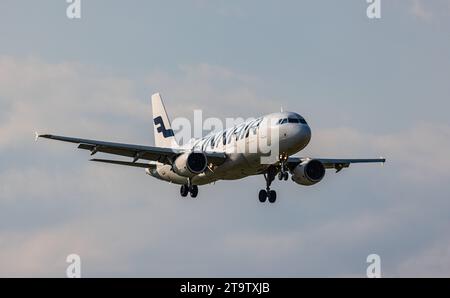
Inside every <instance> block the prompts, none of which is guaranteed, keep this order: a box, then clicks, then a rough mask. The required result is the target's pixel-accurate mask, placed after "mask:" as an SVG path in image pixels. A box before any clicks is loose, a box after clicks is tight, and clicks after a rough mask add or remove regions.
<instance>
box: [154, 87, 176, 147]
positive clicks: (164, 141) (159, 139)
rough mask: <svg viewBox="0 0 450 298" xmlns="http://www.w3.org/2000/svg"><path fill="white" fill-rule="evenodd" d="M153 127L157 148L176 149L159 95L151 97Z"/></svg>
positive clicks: (173, 136)
mask: <svg viewBox="0 0 450 298" xmlns="http://www.w3.org/2000/svg"><path fill="white" fill-rule="evenodd" d="M152 110H153V127H154V134H155V145H156V146H157V147H168V148H176V147H178V143H177V140H176V139H175V135H174V133H173V130H172V126H171V125H170V120H169V117H168V116H167V112H166V108H165V107H164V103H163V101H162V99H161V95H160V94H159V93H156V94H153V95H152Z"/></svg>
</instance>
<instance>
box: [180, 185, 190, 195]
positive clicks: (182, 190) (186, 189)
mask: <svg viewBox="0 0 450 298" xmlns="http://www.w3.org/2000/svg"><path fill="white" fill-rule="evenodd" d="M188 193H189V187H188V186H187V185H186V184H183V185H181V188H180V195H181V196H182V197H186V196H187V195H188Z"/></svg>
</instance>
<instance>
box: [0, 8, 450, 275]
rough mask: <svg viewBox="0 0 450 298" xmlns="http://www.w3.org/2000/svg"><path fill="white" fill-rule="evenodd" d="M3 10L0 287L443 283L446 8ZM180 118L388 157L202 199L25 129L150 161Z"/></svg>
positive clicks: (449, 195) (449, 48)
mask: <svg viewBox="0 0 450 298" xmlns="http://www.w3.org/2000/svg"><path fill="white" fill-rule="evenodd" d="M66 7H67V4H66V2H65V1H63V0H47V1H31V0H30V1H23V0H2V1H1V2H0V36H1V41H0V276H3V277H6V276H19V277H24V276H27V277H28V276H37V277H46V276H52V277H53V276H55V277H64V276H65V269H66V267H67V264H66V263H65V258H66V256H67V255H68V254H71V253H77V254H79V255H80V256H81V258H82V275H83V276H85V277H94V276H117V277H119V276H129V277H132V276H142V277H174V276H185V277H199V276H210V277H224V276H225V277H226V276H236V277H250V276H258V277H266V276H279V277H299V276H300V277H301V276H324V277H331V276H357V277H364V276H365V273H366V267H367V264H366V257H367V256H368V255H369V254H372V253H377V254H379V255H380V257H381V262H382V274H383V276H393V277H398V276H447V277H448V276H449V275H450V235H449V230H450V185H449V183H448V181H449V180H450V158H449V155H448V154H449V152H450V121H449V116H448V111H449V109H450V101H449V98H450V84H449V77H450V59H449V58H450V57H449V56H450V54H449V53H450V1H448V0H430V1H428V0H427V1H424V0H422V1H420V0H416V1H414V0H395V1H393V0H389V1H386V0H384V1H382V19H381V20H376V21H374V20H369V19H368V18H367V17H366V8H367V4H366V1H363V0H348V1H333V0H330V1H317V0H314V1H313V0H310V1H281V2H279V1H201V0H198V1H111V0H109V1H106V0H95V1H93V0H89V1H86V0H83V1H82V19H81V20H69V19H67V17H66ZM154 92H161V93H162V94H163V98H164V99H165V103H166V107H167V108H168V111H169V114H170V116H171V117H172V118H174V117H178V116H185V117H189V118H192V110H193V109H202V110H203V114H204V116H205V117H212V116H219V117H221V118H225V117H237V116H241V117H244V118H248V117H251V116H259V115H263V114H267V113H270V112H273V111H277V110H278V109H279V107H280V106H283V107H284V109H285V110H292V111H296V112H298V113H300V114H302V115H303V116H304V117H305V118H306V119H307V121H308V122H309V124H310V126H311V127H312V131H313V139H312V142H311V144H310V146H309V147H308V148H307V150H306V151H305V152H302V153H300V155H310V156H316V157H336V158H338V157H351V158H360V157H378V156H385V157H386V158H387V159H388V163H386V165H385V166H384V167H381V166H378V165H357V166H353V167H351V168H350V169H348V170H344V171H342V172H341V173H339V174H338V175H336V174H334V172H332V171H330V172H328V173H327V176H326V177H325V179H324V181H323V182H322V183H320V184H318V185H316V186H314V187H301V186H299V185H296V184H295V183H292V182H290V183H281V182H278V181H277V182H275V183H274V185H273V188H274V189H276V190H277V192H278V197H279V199H278V202H277V204H274V205H271V204H260V203H259V202H258V199H257V193H258V191H259V189H260V188H262V187H263V186H264V179H263V177H251V178H248V179H244V180H240V181H234V182H219V183H216V184H215V185H214V186H212V185H211V186H205V187H201V188H200V195H199V198H198V199H196V200H190V199H181V198H180V197H179V189H178V187H177V186H174V185H170V184H167V183H163V182H160V181H157V180H155V179H153V178H151V177H148V176H146V175H145V174H144V172H143V171H142V170H139V169H134V168H125V167H123V168H122V167H117V166H112V165H110V166H108V165H99V164H92V163H90V162H88V159H89V154H88V152H85V151H79V150H77V149H76V146H73V145H71V144H64V143H58V142H50V141H46V140H40V141H39V142H37V143H35V142H34V131H36V130H38V131H39V132H48V133H55V134H62V135H70V136H79V137H85V138H94V139H102V140H111V141H121V142H129V143H137V144H149V145H151V144H153V131H152V130H153V128H152V121H151V108H150V95H151V94H152V93H154Z"/></svg>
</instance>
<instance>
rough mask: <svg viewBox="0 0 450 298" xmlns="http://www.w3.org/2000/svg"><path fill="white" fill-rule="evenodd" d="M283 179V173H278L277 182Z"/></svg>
mask: <svg viewBox="0 0 450 298" xmlns="http://www.w3.org/2000/svg"><path fill="white" fill-rule="evenodd" d="M283 179H284V173H283V172H279V173H278V180H280V181H281V180H283Z"/></svg>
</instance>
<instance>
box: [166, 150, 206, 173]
mask: <svg viewBox="0 0 450 298" xmlns="http://www.w3.org/2000/svg"><path fill="white" fill-rule="evenodd" d="M207 165H208V159H207V157H206V155H205V154H204V153H203V152H186V153H183V154H182V155H180V156H178V157H177V159H175V162H174V163H173V167H172V169H173V171H174V172H175V173H177V174H178V175H180V176H183V177H193V176H195V175H198V174H200V173H203V172H204V171H205V170H206V167H207Z"/></svg>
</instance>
